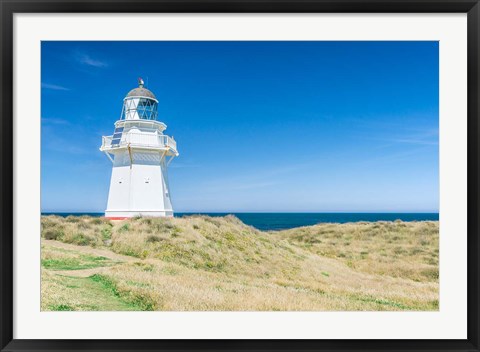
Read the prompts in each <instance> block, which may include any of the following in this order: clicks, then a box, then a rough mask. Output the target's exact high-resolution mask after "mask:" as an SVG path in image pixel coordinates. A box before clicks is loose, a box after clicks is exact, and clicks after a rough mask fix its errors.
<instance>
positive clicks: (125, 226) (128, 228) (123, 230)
mask: <svg viewBox="0 0 480 352" xmlns="http://www.w3.org/2000/svg"><path fill="white" fill-rule="evenodd" d="M128 230H130V225H129V224H123V225H122V227H120V229H119V230H118V231H119V232H127V231H128Z"/></svg>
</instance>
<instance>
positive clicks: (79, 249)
mask: <svg viewBox="0 0 480 352" xmlns="http://www.w3.org/2000/svg"><path fill="white" fill-rule="evenodd" d="M42 245H43V246H46V247H47V248H48V247H53V248H59V249H63V250H68V251H72V252H75V253H79V254H88V255H91V256H95V257H105V258H107V259H110V260H111V261H112V262H113V265H108V266H99V267H95V268H88V269H78V270H48V269H47V270H48V271H50V272H52V273H55V274H57V275H61V276H75V277H83V278H85V277H90V276H92V275H94V274H100V273H102V272H106V271H108V270H109V269H110V268H112V267H114V266H116V265H118V264H123V263H130V262H135V261H138V260H139V259H138V258H134V257H129V256H127V255H122V254H117V253H113V252H111V251H109V250H105V249H98V248H92V247H88V246H76V245H73V244H68V243H63V242H58V241H54V240H45V239H42Z"/></svg>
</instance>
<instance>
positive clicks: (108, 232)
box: [100, 227, 112, 240]
mask: <svg viewBox="0 0 480 352" xmlns="http://www.w3.org/2000/svg"><path fill="white" fill-rule="evenodd" d="M100 233H101V234H102V239H104V240H109V239H111V238H112V229H111V227H104V228H103V229H102V230H101V231H100Z"/></svg>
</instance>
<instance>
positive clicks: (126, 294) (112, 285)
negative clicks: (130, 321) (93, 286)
mask: <svg viewBox="0 0 480 352" xmlns="http://www.w3.org/2000/svg"><path fill="white" fill-rule="evenodd" d="M90 279H91V280H92V281H94V282H97V283H99V284H101V285H102V286H103V287H104V288H105V290H107V291H108V292H110V293H111V294H112V295H113V296H115V297H117V298H119V299H121V300H123V301H124V302H126V303H128V304H130V305H131V306H132V307H136V308H137V309H136V310H140V311H152V310H155V302H153V301H152V300H151V299H150V298H149V297H147V296H144V295H141V294H139V293H135V292H133V291H128V290H120V289H119V288H118V285H117V283H116V282H115V281H114V280H112V279H111V278H109V277H107V276H105V275H99V274H95V275H92V276H90Z"/></svg>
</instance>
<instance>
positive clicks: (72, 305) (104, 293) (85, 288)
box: [41, 270, 144, 311]
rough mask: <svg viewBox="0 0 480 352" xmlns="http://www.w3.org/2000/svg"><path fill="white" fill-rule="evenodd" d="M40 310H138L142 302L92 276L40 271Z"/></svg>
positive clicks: (140, 308)
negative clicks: (129, 297)
mask: <svg viewBox="0 0 480 352" xmlns="http://www.w3.org/2000/svg"><path fill="white" fill-rule="evenodd" d="M41 308H42V310H43V311H45V310H52V311H75V310H81V311H125V310H127V311H128V310H131V311H139V310H143V309H144V307H143V306H142V305H137V304H136V303H135V302H132V301H129V300H126V299H124V298H122V297H121V296H119V295H116V294H115V293H114V292H112V289H111V287H110V286H109V285H108V284H106V283H105V282H102V281H100V280H98V278H97V277H96V276H92V277H86V278H81V277H71V276H61V275H55V274H52V273H49V272H48V271H45V270H44V271H42V305H41Z"/></svg>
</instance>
